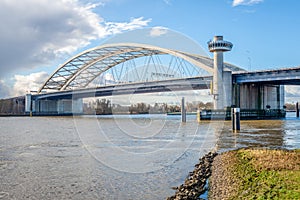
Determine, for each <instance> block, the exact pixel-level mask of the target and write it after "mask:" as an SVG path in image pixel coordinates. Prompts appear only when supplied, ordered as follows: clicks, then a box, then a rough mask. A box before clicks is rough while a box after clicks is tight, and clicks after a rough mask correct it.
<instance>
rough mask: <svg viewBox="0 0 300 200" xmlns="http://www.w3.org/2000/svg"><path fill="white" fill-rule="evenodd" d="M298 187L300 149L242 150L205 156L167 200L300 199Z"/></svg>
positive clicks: (299, 182)
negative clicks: (204, 199)
mask: <svg viewBox="0 0 300 200" xmlns="http://www.w3.org/2000/svg"><path fill="white" fill-rule="evenodd" d="M298 185H300V149H295V150H285V149H263V148H257V149H255V148H241V149H236V150H230V151H226V152H223V153H220V154H218V153H216V152H209V153H207V154H206V155H204V156H203V157H202V158H200V159H199V163H197V164H196V165H195V168H194V170H193V171H192V172H190V173H189V174H188V176H187V178H186V179H185V182H184V183H183V184H181V185H180V186H178V187H174V188H173V189H174V190H176V191H175V194H174V195H172V196H170V197H167V200H174V199H191V200H192V199H202V198H201V195H203V194H204V193H208V194H207V199H223V200H226V199H253V198H254V199H257V198H262V199H273V198H275V199H276V198H277V199H295V198H296V199H300V190H299V189H298Z"/></svg>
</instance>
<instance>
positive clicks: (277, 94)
mask: <svg viewBox="0 0 300 200" xmlns="http://www.w3.org/2000/svg"><path fill="white" fill-rule="evenodd" d="M233 105H235V106H237V107H240V108H241V109H256V110H261V109H267V108H270V109H283V106H284V86H282V85H271V84H270V85H265V84H258V83H247V84H234V85H233Z"/></svg>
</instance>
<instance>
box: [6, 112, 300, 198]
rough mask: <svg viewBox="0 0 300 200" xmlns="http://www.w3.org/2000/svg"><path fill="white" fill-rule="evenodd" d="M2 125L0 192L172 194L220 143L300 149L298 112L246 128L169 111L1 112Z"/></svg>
mask: <svg viewBox="0 0 300 200" xmlns="http://www.w3.org/2000/svg"><path fill="white" fill-rule="evenodd" d="M289 115H295V113H289ZM0 128H1V129H0V139H1V142H0V176H1V183H0V199H165V198H166V197H167V196H171V195H173V194H174V190H172V189H171V187H174V186H179V185H180V184H181V183H183V181H184V179H185V178H186V176H187V175H188V172H190V171H192V170H193V168H194V165H195V164H196V163H197V161H198V159H199V157H201V156H203V155H204V154H205V153H207V152H209V151H211V150H213V149H217V150H218V151H219V152H222V151H227V150H230V149H235V148H239V147H267V148H287V149H293V148H300V123H299V120H298V119H296V118H293V117H292V116H291V117H290V116H288V117H287V119H286V120H261V121H242V122H241V131H240V132H239V133H233V132H232V131H231V122H230V121H212V122H201V123H199V124H198V123H197V122H196V119H195V116H188V118H187V123H181V122H180V116H167V115H130V116H128V115H113V116H81V117H80V116H77V117H1V118H0Z"/></svg>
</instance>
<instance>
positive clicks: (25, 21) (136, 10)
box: [0, 0, 300, 98]
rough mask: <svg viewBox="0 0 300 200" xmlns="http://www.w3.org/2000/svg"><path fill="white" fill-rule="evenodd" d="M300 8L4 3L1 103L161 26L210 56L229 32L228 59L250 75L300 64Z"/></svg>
mask: <svg viewBox="0 0 300 200" xmlns="http://www.w3.org/2000/svg"><path fill="white" fill-rule="evenodd" d="M299 8H300V2H299V1H295V0H286V1H282V0H234V1H233V0H151V1H148V0H90V1H88V0H23V1H19V0H3V1H1V2H0V23H1V24H2V28H1V30H0V43H1V45H0V51H1V52H0V53H1V56H0V59H1V64H0V98H3V97H8V96H13V95H19V94H22V92H24V91H26V90H30V89H35V88H36V87H37V86H39V85H40V84H41V82H42V81H44V80H45V79H46V77H47V76H49V74H51V73H52V72H53V71H54V70H55V69H56V68H57V67H58V65H59V64H60V63H63V62H64V61H66V60H67V59H68V58H70V57H71V56H74V55H75V54H76V53H79V52H81V51H83V50H86V49H88V48H90V47H95V46H98V45H100V44H101V43H103V42H104V41H106V40H107V39H109V38H111V37H113V36H115V35H118V34H122V33H124V32H127V31H131V30H136V29H141V28H152V27H157V26H159V27H165V28H168V29H171V30H174V31H177V32H180V33H181V34H184V35H186V36H187V37H190V38H191V39H193V40H194V41H196V42H197V43H198V44H199V45H201V46H202V47H203V48H204V49H205V50H206V51H207V47H206V46H207V41H208V40H210V39H211V38H212V37H213V36H214V35H223V36H224V39H225V40H228V41H231V42H232V43H233V44H234V47H233V49H232V51H231V52H228V53H226V55H225V61H227V62H230V63H233V64H235V65H238V66H241V67H244V68H245V69H247V70H249V69H251V70H262V69H273V68H281V67H296V66H300V51H299V46H300V40H299V38H298V37H299V35H300V26H299V24H300V12H299ZM209 55H211V54H209ZM293 91H296V90H293Z"/></svg>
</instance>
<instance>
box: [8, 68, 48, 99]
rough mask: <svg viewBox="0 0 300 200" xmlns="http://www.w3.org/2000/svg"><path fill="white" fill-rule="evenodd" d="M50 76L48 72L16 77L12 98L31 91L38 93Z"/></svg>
mask: <svg viewBox="0 0 300 200" xmlns="http://www.w3.org/2000/svg"><path fill="white" fill-rule="evenodd" d="M48 76H49V75H48V74H47V73H46V72H37V73H32V74H29V75H15V76H14V81H15V83H14V86H13V88H12V92H11V95H12V96H21V95H24V94H26V93H27V92H29V91H37V90H38V89H39V88H40V87H41V85H42V84H43V83H44V82H45V80H46V79H47V77H48Z"/></svg>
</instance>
